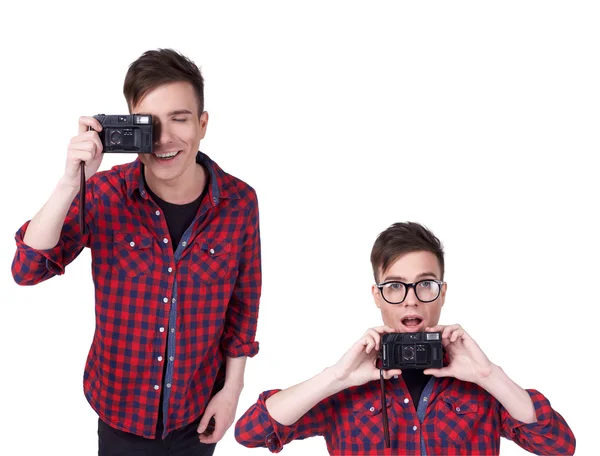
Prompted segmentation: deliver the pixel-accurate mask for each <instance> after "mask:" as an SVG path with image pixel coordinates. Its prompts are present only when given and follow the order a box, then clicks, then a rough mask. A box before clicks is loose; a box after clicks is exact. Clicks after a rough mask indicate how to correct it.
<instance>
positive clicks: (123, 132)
mask: <svg viewBox="0 0 600 456" xmlns="http://www.w3.org/2000/svg"><path fill="white" fill-rule="evenodd" d="M94 118H95V119H96V120H98V122H100V123H101V124H102V131H99V132H98V136H100V140H101V141H102V146H103V148H104V152H109V153H127V152H133V153H137V154H151V153H152V144H153V140H152V139H153V131H152V126H153V123H152V116H151V115H149V114H126V115H105V114H98V115H96V116H94Z"/></svg>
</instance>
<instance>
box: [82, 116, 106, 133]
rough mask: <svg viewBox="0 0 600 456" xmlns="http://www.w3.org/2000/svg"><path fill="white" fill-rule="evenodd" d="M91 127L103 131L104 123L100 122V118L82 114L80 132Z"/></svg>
mask: <svg viewBox="0 0 600 456" xmlns="http://www.w3.org/2000/svg"><path fill="white" fill-rule="evenodd" d="M90 128H92V129H93V130H95V131H102V124H101V123H100V122H98V119H94V118H93V117H91V116H81V117H80V118H79V133H84V132H86V131H88V130H89V129H90Z"/></svg>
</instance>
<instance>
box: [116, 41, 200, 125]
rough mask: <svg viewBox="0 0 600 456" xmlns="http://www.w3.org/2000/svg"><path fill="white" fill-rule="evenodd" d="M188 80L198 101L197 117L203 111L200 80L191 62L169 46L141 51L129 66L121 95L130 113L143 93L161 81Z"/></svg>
mask: <svg viewBox="0 0 600 456" xmlns="http://www.w3.org/2000/svg"><path fill="white" fill-rule="evenodd" d="M171 82H189V83H190V84H191V85H192V87H193V88H194V92H195V93H196V98H197V101H198V116H200V114H202V112H203V111H204V79H203V78H202V73H201V72H200V69H199V68H198V67H197V66H196V64H195V63H194V62H192V61H191V60H190V59H188V58H187V57H185V56H184V55H182V54H180V53H179V52H177V51H174V50H173V49H157V50H152V51H146V52H144V53H143V54H142V55H141V56H140V57H139V58H138V59H137V60H136V61H135V62H133V63H132V64H131V65H129V70H127V75H126V76H125V83H124V84H123V94H124V95H125V99H126V100H127V104H128V105H129V110H130V111H131V112H133V107H134V106H135V105H137V104H138V103H139V102H140V101H141V99H142V98H144V96H145V95H147V94H148V92H150V91H151V90H154V89H156V88H157V87H158V86H161V85H163V84H169V83H171Z"/></svg>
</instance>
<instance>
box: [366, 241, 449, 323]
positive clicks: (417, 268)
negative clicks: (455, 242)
mask: <svg viewBox="0 0 600 456" xmlns="http://www.w3.org/2000/svg"><path fill="white" fill-rule="evenodd" d="M425 279H436V280H441V271H440V265H439V262H438V259H437V257H436V256H435V255H434V254H433V253H431V252H425V251H418V252H410V253H405V254H403V255H401V256H400V257H399V258H398V259H397V260H396V261H395V262H394V263H393V264H392V265H391V266H390V267H389V268H388V270H387V271H381V270H379V283H384V282H388V281H394V280H395V281H399V282H404V283H416V282H419V281H420V280H425ZM446 288H447V286H446V284H445V283H444V284H443V285H442V286H441V291H440V295H439V297H438V298H437V299H436V300H435V301H432V302H421V301H419V300H418V299H417V297H416V295H415V290H414V289H413V288H409V289H408V293H407V295H406V298H405V299H404V301H403V302H402V303H400V304H390V303H388V302H386V301H385V300H384V299H383V297H382V296H381V292H380V291H379V289H378V288H377V287H376V286H375V285H373V287H372V290H371V291H372V293H373V298H374V299H375V304H376V305H377V307H379V310H381V316H382V317H383V322H384V323H385V324H386V325H387V326H390V327H392V328H394V329H395V330H396V331H397V332H418V331H425V328H427V327H432V326H435V325H437V324H438V321H439V319H440V313H441V311H442V306H443V305H444V300H445V299H446Z"/></svg>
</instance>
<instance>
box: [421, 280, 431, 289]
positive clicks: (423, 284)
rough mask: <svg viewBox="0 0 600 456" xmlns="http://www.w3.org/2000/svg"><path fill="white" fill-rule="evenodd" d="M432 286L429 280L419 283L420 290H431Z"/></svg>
mask: <svg viewBox="0 0 600 456" xmlns="http://www.w3.org/2000/svg"><path fill="white" fill-rule="evenodd" d="M432 286H433V282H432V281H431V280H424V281H423V282H421V283H419V287H420V288H431V287H432Z"/></svg>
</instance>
